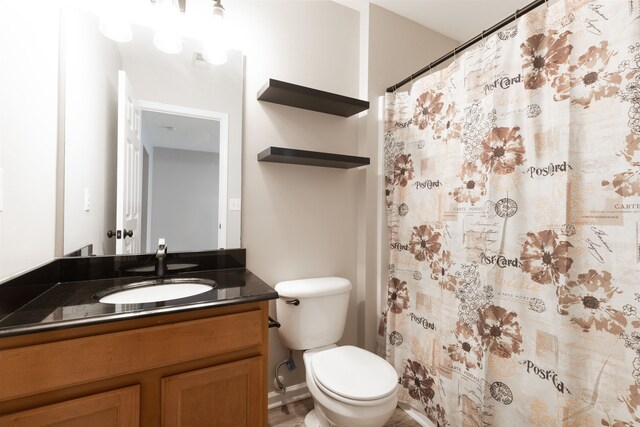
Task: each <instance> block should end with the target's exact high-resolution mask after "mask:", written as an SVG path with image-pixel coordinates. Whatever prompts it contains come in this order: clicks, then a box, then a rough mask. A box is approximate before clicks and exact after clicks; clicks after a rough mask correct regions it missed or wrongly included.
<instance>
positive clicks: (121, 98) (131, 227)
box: [116, 70, 142, 254]
mask: <svg viewBox="0 0 640 427" xmlns="http://www.w3.org/2000/svg"><path fill="white" fill-rule="evenodd" d="M117 182H118V184H117V207H116V227H117V230H118V231H117V235H116V237H117V240H116V253H117V254H135V253H139V252H140V230H141V210H142V138H141V132H140V103H139V102H138V100H137V99H136V98H135V96H134V95H133V91H132V89H131V83H130V82H129V79H128V78H127V75H126V73H125V72H124V71H122V70H120V71H118V178H117Z"/></svg>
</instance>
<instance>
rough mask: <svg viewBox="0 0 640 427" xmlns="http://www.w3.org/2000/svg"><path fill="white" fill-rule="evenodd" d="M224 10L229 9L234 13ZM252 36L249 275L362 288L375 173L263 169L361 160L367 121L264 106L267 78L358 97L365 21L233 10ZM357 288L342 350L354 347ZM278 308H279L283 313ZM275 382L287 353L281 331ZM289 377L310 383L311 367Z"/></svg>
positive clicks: (298, 7) (294, 5)
mask: <svg viewBox="0 0 640 427" xmlns="http://www.w3.org/2000/svg"><path fill="white" fill-rule="evenodd" d="M225 7H227V6H226V5H225ZM232 7H233V10H230V12H231V11H232V12H234V13H235V14H236V15H237V16H238V17H240V16H241V18H242V19H241V20H240V19H239V21H241V23H242V25H243V30H245V31H243V32H244V33H245V34H247V40H245V43H244V45H243V46H242V51H243V52H244V53H245V55H246V73H245V98H244V118H243V120H244V129H243V134H244V141H243V165H242V168H243V186H242V203H243V212H242V243H243V246H244V247H246V248H247V264H248V268H249V269H250V270H251V271H252V272H254V273H255V274H257V275H258V276H259V277H260V278H262V279H263V280H264V281H266V282H267V283H268V284H269V285H271V286H274V285H275V284H276V283H277V282H279V281H283V280H291V279H298V278H305V277H320V276H341V277H346V278H348V279H349V280H351V281H352V283H353V284H354V286H357V285H358V282H357V270H358V265H357V251H356V239H355V230H356V228H357V226H358V217H357V211H358V210H357V199H358V193H359V192H360V191H361V188H360V187H359V186H358V182H359V178H360V177H361V176H363V175H364V174H365V173H366V170H346V171H345V170H342V169H331V168H319V167H309V166H297V165H285V164H276V163H259V162H257V160H256V156H257V154H258V153H259V152H260V151H262V150H264V149H265V148H267V147H269V146H271V145H273V146H282V147H291V148H299V149H304V150H316V151H327V152H335V153H343V154H356V152H357V143H358V118H357V117H351V118H343V117H337V116H332V115H327V114H322V113H317V112H312V111H306V110H300V109H295V108H291V107H286V106H282V105H276V104H271V103H266V102H260V101H257V99H256V93H257V92H258V90H259V89H260V88H261V87H262V85H263V84H264V83H266V81H267V79H269V78H275V79H279V80H284V81H289V82H292V83H296V84H301V85H305V86H311V87H315V88H318V89H322V90H326V91H330V92H336V93H340V94H344V95H347V96H353V97H356V96H358V55H357V52H358V19H359V18H358V14H357V12H355V11H354V10H351V9H349V8H346V7H343V6H340V5H338V4H336V3H332V2H328V1H323V2H319V1H316V2H278V1H269V2H260V1H256V2H242V3H240V4H236V5H232V4H231V3H230V4H229V8H232ZM354 295H355V288H354V291H353V293H352V299H351V302H352V304H351V309H350V313H349V317H348V325H347V328H346V331H345V335H344V338H343V342H345V343H355V339H356V330H357V325H356V318H355V303H356V299H355V296H354ZM274 312H275V310H272V313H274ZM269 339H270V360H269V384H270V385H271V382H272V379H273V369H274V368H275V365H277V363H279V362H280V361H282V360H283V359H284V358H285V357H286V356H287V350H286V349H285V348H284V347H282V345H281V344H280V342H279V339H278V336H277V333H276V332H275V331H272V333H271V334H270V336H269ZM296 363H297V364H298V369H297V370H296V371H294V372H292V373H286V369H283V370H282V373H283V374H285V376H286V378H287V385H291V384H296V383H300V382H303V381H304V368H303V362H302V360H301V358H300V357H299V353H297V354H296Z"/></svg>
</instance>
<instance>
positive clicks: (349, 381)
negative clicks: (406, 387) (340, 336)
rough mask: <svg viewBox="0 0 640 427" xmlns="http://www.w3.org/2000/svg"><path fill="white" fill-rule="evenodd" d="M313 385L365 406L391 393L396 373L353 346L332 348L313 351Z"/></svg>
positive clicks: (347, 401) (373, 356)
mask: <svg viewBox="0 0 640 427" xmlns="http://www.w3.org/2000/svg"><path fill="white" fill-rule="evenodd" d="M311 371H312V374H313V378H314V380H315V383H316V385H317V386H318V388H320V389H321V390H322V391H323V392H325V393H327V394H328V395H329V396H331V397H333V398H334V399H337V400H340V401H342V402H344V403H349V404H352V405H356V406H369V405H372V404H377V401H379V400H381V399H384V398H386V397H389V396H391V395H392V394H394V393H395V391H396V388H397V384H398V375H397V373H396V371H395V369H394V368H393V366H391V365H390V364H389V363H388V362H387V361H386V360H384V359H383V358H381V357H379V356H376V355H375V354H373V353H370V352H368V351H366V350H363V349H361V348H358V347H354V346H342V347H334V348H332V349H329V350H324V351H320V352H318V353H315V354H313V357H312V363H311Z"/></svg>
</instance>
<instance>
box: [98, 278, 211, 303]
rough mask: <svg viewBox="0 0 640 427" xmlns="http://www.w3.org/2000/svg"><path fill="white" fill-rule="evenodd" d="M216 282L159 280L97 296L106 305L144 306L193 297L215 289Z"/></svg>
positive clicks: (182, 279)
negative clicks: (149, 303)
mask: <svg viewBox="0 0 640 427" xmlns="http://www.w3.org/2000/svg"><path fill="white" fill-rule="evenodd" d="M215 285H216V282H214V281H213V280H207V279H186V278H174V279H158V280H146V281H144V282H137V283H131V284H129V285H126V286H123V287H121V288H119V289H117V290H116V289H111V290H109V291H106V292H104V293H101V294H98V295H96V298H98V301H100V302H102V303H105V304H144V303H148V302H160V301H169V300H174V299H179V298H186V297H191V296H194V295H198V294H201V293H204V292H207V291H210V290H211V289H213V288H214V287H215Z"/></svg>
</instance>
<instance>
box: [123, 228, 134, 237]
mask: <svg viewBox="0 0 640 427" xmlns="http://www.w3.org/2000/svg"><path fill="white" fill-rule="evenodd" d="M125 237H133V230H127V229H126V228H125V229H124V230H123V231H122V238H123V239H124V238H125Z"/></svg>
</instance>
